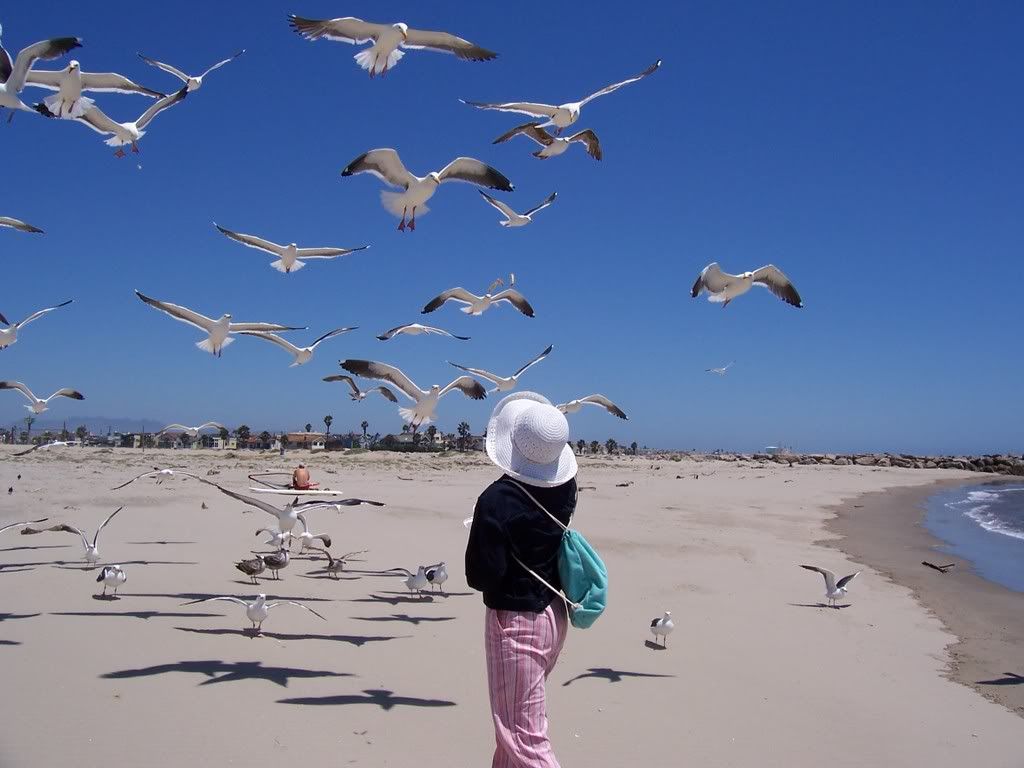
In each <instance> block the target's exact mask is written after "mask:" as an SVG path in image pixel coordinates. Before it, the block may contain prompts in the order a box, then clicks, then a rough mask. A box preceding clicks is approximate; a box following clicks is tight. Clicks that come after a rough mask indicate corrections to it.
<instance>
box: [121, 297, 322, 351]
mask: <svg viewBox="0 0 1024 768" xmlns="http://www.w3.org/2000/svg"><path fill="white" fill-rule="evenodd" d="M135 295H136V296H138V297H139V299H141V300H142V301H143V302H145V303H146V304H149V306H151V307H153V308H154V309H159V310H160V311H161V312H163V313H164V314H166V315H170V316H171V317H173V318H174V319H175V320H178V321H180V322H182V323H187V324H188V325H191V326H193V327H195V328H198V329H199V330H201V331H204V332H205V333H206V334H207V337H206V338H205V339H203V340H202V341H197V342H196V346H197V347H199V348H200V349H201V350H203V351H204V352H209V353H210V354H211V355H216V356H217V357H220V356H221V353H222V352H223V351H224V347H226V346H227V345H228V344H231V343H233V342H234V339H233V338H231V336H230V334H232V333H241V332H242V331H260V332H263V333H267V332H269V333H275V332H278V331H304V330H306V328H305V327H296V326H292V325H277V324H276V323H235V322H232V320H231V315H229V314H223V315H221V316H220V318H219V319H217V320H214V319H212V318H209V317H207V316H206V315H201V314H199V313H198V312H193V311H192V310H191V309H188V308H187V307H182V306H179V305H177V304H171V303H170V302H169V301H160V300H158V299H153V298H150V297H149V296H146V295H145V294H144V293H141V292H140V291H135Z"/></svg>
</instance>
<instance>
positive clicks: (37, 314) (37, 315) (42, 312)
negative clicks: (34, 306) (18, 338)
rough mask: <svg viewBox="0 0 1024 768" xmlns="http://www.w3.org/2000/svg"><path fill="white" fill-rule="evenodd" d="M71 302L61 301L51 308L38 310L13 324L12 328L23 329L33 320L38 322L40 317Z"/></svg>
mask: <svg viewBox="0 0 1024 768" xmlns="http://www.w3.org/2000/svg"><path fill="white" fill-rule="evenodd" d="M72 301H74V299H69V300H68V301H63V302H61V303H60V304H55V305H54V306H52V307H47V308H46V309H40V310H39V311H38V312H33V313H32V314H31V315H29V316H28V317H26V318H25V319H24V320H22V321H21V322H20V323H15V324H14V327H15V328H23V327H24V326H26V325H28V324H29V323H31V322H32V321H33V320H38V319H39V318H40V317H42V316H43V315H45V314H47V313H48V312H53V310H55V309H60V308H61V307H66V306H67V305H68V304H70V303H71V302H72Z"/></svg>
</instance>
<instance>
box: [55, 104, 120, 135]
mask: <svg viewBox="0 0 1024 768" xmlns="http://www.w3.org/2000/svg"><path fill="white" fill-rule="evenodd" d="M52 116H53V115H51V117H52ZM75 119H76V120H77V121H78V122H80V123H81V124H82V125H87V126H89V127H90V128H92V129H93V130H94V131H96V133H102V134H104V135H106V134H108V133H117V132H118V131H120V130H121V128H122V126H121V124H120V123H119V122H117V121H116V120H114V119H113V118H111V117H110V116H109V115H108V114H107V113H106V112H104V111H103V110H102V109H100V108H99V107H97V106H95V105H93V106H91V107H89V108H88V109H87V110H85V114H83V115H82V116H81V117H76V118H75Z"/></svg>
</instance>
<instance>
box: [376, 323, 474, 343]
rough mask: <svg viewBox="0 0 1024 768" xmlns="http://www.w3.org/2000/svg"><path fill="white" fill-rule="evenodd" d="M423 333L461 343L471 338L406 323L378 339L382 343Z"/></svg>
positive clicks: (441, 329) (439, 329) (427, 326)
mask: <svg viewBox="0 0 1024 768" xmlns="http://www.w3.org/2000/svg"><path fill="white" fill-rule="evenodd" d="M421 333H436V334H437V335H438V336H448V337H449V338H452V339H459V340H460V341H469V336H456V335H455V334H454V333H451V332H449V331H446V330H444V329H443V328H434V327H433V326H430V325H420V324H419V323H406V324H405V325H399V326H397V327H395V328H392V329H391V330H390V331H385V332H384V333H382V334H381V335H380V336H378V337H377V338H378V339H380V340H381V341H389V340H390V339H393V338H395V336H401V335H402V334H408V335H409V336H418V335H419V334H421Z"/></svg>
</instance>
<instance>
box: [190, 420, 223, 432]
mask: <svg viewBox="0 0 1024 768" xmlns="http://www.w3.org/2000/svg"><path fill="white" fill-rule="evenodd" d="M207 427H213V428H214V429H227V427H225V426H224V425H223V424H219V423H217V422H216V421H208V422H206V423H205V424H200V425H199V426H198V427H196V429H198V430H199V431H200V432H202V431H203V430H204V429H206V428H207Z"/></svg>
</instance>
